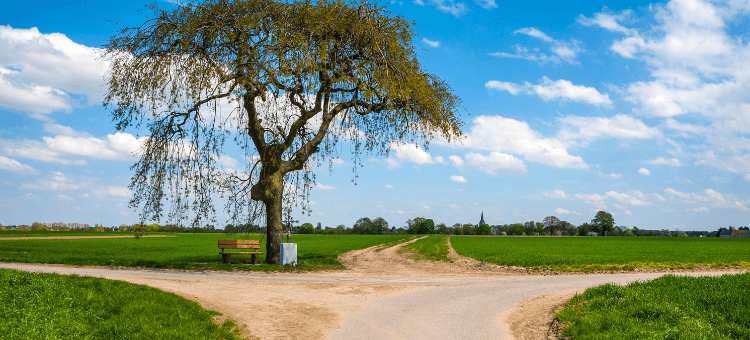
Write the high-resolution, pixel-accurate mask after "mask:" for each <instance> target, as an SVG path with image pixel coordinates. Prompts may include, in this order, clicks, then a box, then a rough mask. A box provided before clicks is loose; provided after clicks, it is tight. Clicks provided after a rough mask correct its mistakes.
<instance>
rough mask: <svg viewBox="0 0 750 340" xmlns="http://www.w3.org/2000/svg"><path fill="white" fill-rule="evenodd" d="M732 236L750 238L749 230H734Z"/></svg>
mask: <svg viewBox="0 0 750 340" xmlns="http://www.w3.org/2000/svg"><path fill="white" fill-rule="evenodd" d="M732 236H750V230H734V231H732Z"/></svg>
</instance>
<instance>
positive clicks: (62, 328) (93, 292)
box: [0, 269, 240, 340]
mask: <svg viewBox="0 0 750 340" xmlns="http://www.w3.org/2000/svg"><path fill="white" fill-rule="evenodd" d="M214 315H218V313H216V312H212V311H207V310H205V309H203V308H201V307H200V306H199V305H198V304H197V303H196V302H193V301H190V300H187V299H185V298H182V297H179V296H177V295H175V294H172V293H167V292H163V291H160V290H158V289H155V288H150V287H146V286H141V285H135V284H130V283H126V282H122V281H113V280H106V279H99V278H90V277H81V276H75V275H70V276H66V275H57V274H42V273H27V272H22V271H17V270H10V269H0V339H13V340H24V339H29V340H37V339H175V340H176V339H217V340H218V339H226V340H229V339H240V336H239V332H238V331H237V329H236V328H235V325H234V323H233V322H231V321H226V322H224V323H223V324H221V325H217V324H215V323H214V322H213V321H212V320H213V319H212V318H213V316H214Z"/></svg>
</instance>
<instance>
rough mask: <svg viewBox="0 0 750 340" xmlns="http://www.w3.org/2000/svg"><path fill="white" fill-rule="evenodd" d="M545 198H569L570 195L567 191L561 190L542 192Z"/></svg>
mask: <svg viewBox="0 0 750 340" xmlns="http://www.w3.org/2000/svg"><path fill="white" fill-rule="evenodd" d="M542 194H543V195H544V196H547V197H552V198H560V199H562V198H567V197H568V195H566V194H565V191H562V190H560V189H555V190H553V191H552V192H546V191H545V192H542Z"/></svg>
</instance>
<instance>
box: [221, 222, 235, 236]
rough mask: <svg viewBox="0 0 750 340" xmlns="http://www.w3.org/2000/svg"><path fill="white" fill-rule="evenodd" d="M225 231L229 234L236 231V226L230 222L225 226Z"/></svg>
mask: <svg viewBox="0 0 750 340" xmlns="http://www.w3.org/2000/svg"><path fill="white" fill-rule="evenodd" d="M224 232H225V233H227V234H232V233H234V232H235V229H234V226H233V225H232V224H231V223H230V224H227V225H226V227H224Z"/></svg>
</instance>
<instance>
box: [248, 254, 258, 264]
mask: <svg viewBox="0 0 750 340" xmlns="http://www.w3.org/2000/svg"><path fill="white" fill-rule="evenodd" d="M250 260H251V261H252V262H253V264H258V255H255V254H251V255H250Z"/></svg>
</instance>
